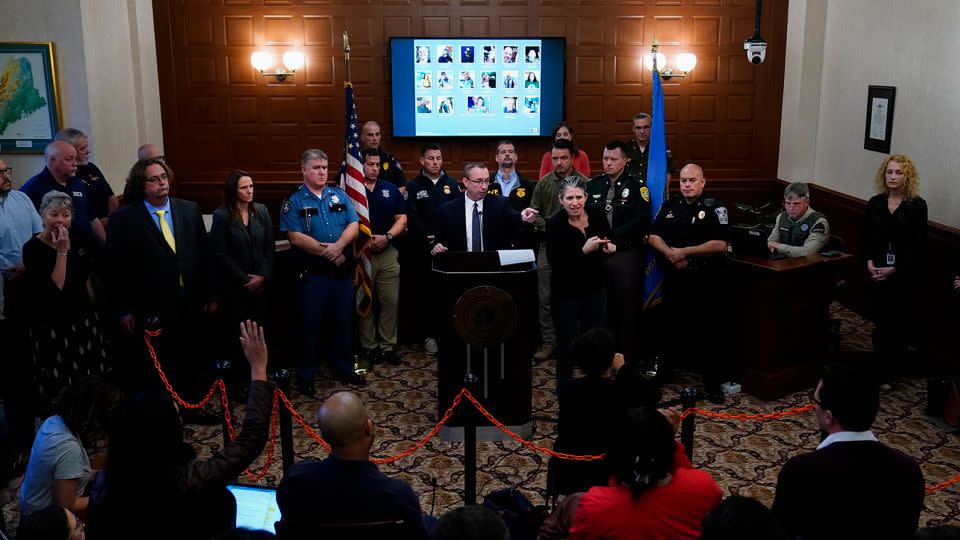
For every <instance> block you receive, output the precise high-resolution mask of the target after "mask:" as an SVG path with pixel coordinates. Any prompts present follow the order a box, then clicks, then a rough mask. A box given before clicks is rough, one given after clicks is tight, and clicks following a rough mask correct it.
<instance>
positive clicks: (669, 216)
mask: <svg viewBox="0 0 960 540" xmlns="http://www.w3.org/2000/svg"><path fill="white" fill-rule="evenodd" d="M663 219H673V211H670V212H667V215H665V216H663Z"/></svg>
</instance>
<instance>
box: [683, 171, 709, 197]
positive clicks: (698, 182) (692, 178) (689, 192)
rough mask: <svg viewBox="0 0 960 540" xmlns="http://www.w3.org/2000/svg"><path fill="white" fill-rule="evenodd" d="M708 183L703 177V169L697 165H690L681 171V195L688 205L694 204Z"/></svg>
mask: <svg viewBox="0 0 960 540" xmlns="http://www.w3.org/2000/svg"><path fill="white" fill-rule="evenodd" d="M706 183H707V181H706V179H705V178H704V177H703V167H701V166H699V165H697V164H696V163H688V164H686V165H684V167H683V168H682V169H680V195H683V198H684V199H686V201H687V202H688V203H692V202H693V201H695V200H696V199H697V198H698V197H700V194H701V193H703V186H704V185H706Z"/></svg>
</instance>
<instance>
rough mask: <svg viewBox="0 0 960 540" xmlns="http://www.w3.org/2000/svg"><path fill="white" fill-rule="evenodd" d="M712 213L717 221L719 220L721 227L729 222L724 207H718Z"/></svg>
mask: <svg viewBox="0 0 960 540" xmlns="http://www.w3.org/2000/svg"><path fill="white" fill-rule="evenodd" d="M713 211H714V212H716V213H717V219H718V220H720V224H721V225H727V224H728V223H729V222H730V218H729V216H728V215H727V207H726V206H718V207H716V208H714V209H713Z"/></svg>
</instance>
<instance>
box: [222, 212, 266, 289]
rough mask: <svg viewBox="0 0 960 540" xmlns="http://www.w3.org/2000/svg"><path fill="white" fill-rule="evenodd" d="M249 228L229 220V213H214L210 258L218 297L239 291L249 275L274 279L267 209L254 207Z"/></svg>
mask: <svg viewBox="0 0 960 540" xmlns="http://www.w3.org/2000/svg"><path fill="white" fill-rule="evenodd" d="M249 224H250V225H249V227H247V226H244V224H243V222H238V221H231V220H230V209H228V208H227V207H226V206H221V207H220V208H217V209H216V210H215V211H214V212H213V227H211V228H210V250H211V253H212V254H213V272H214V273H213V281H214V282H215V283H216V284H217V289H218V290H219V291H220V292H221V293H225V292H227V291H231V290H235V289H238V288H240V287H242V286H243V285H244V284H246V282H247V281H249V279H250V278H249V277H248V276H249V275H250V274H256V275H258V276H263V277H264V278H266V279H267V280H269V279H270V277H271V276H272V275H273V255H274V251H275V246H274V241H273V222H272V221H271V220H270V213H269V212H268V211H267V207H266V206H264V205H262V204H260V203H254V206H253V212H251V213H250V220H249Z"/></svg>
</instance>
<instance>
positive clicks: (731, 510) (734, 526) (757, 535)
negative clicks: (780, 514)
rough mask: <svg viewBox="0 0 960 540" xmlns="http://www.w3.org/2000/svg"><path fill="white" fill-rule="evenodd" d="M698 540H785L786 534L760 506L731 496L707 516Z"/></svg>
mask: <svg viewBox="0 0 960 540" xmlns="http://www.w3.org/2000/svg"><path fill="white" fill-rule="evenodd" d="M700 540H787V533H786V532H785V531H784V530H783V527H782V526H781V525H780V522H778V521H777V518H776V517H775V516H774V515H773V513H772V512H770V509H769V508H767V507H766V506H764V505H763V503H761V502H760V501H758V500H756V499H753V498H751V497H741V496H739V495H733V496H731V497H727V498H726V499H724V500H723V502H721V503H720V506H718V507H716V508H714V509H713V510H712V511H711V512H710V513H709V514H707V517H706V519H704V520H703V536H701V537H700Z"/></svg>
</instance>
